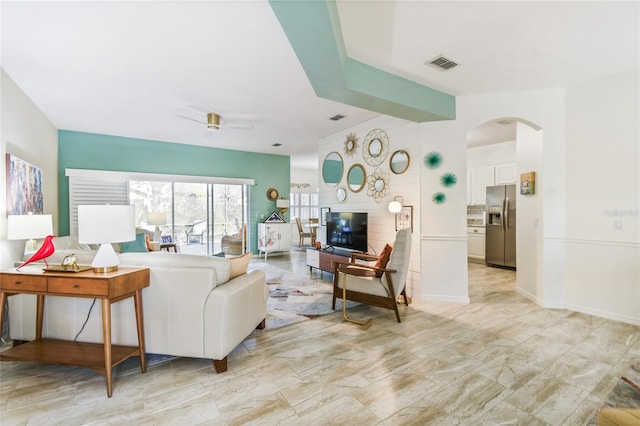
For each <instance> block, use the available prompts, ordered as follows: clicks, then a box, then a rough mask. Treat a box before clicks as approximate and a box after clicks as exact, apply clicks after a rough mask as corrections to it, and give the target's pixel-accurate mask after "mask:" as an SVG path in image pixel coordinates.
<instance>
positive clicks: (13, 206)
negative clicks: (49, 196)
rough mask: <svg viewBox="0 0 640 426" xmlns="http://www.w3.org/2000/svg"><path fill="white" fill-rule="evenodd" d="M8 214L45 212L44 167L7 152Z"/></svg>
mask: <svg viewBox="0 0 640 426" xmlns="http://www.w3.org/2000/svg"><path fill="white" fill-rule="evenodd" d="M6 161H7V164H6V165H7V214H28V213H30V212H31V213H33V214H43V213H44V205H43V200H42V169H39V168H38V167H36V166H34V165H33V164H30V163H27V162H26V161H24V160H21V159H20V158H18V157H16V156H15V155H12V154H7V159H6Z"/></svg>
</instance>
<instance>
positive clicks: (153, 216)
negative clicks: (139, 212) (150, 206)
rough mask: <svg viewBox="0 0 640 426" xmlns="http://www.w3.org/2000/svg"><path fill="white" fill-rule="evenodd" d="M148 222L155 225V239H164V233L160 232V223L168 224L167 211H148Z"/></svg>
mask: <svg viewBox="0 0 640 426" xmlns="http://www.w3.org/2000/svg"><path fill="white" fill-rule="evenodd" d="M147 224H149V225H155V226H156V229H155V232H154V233H153V241H162V237H161V235H162V233H161V232H160V225H166V224H167V214H166V213H147Z"/></svg>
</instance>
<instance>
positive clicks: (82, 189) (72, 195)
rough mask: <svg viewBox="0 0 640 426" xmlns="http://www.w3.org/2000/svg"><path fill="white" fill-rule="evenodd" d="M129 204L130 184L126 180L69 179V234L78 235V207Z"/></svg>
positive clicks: (73, 177) (75, 177)
mask: <svg viewBox="0 0 640 426" xmlns="http://www.w3.org/2000/svg"><path fill="white" fill-rule="evenodd" d="M97 204H113V205H128V204H129V184H128V182H127V180H126V179H92V178H87V177H77V176H70V177H69V232H70V234H71V235H78V206H79V205H97Z"/></svg>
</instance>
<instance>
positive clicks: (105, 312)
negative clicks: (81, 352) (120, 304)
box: [102, 299, 113, 398]
mask: <svg viewBox="0 0 640 426" xmlns="http://www.w3.org/2000/svg"><path fill="white" fill-rule="evenodd" d="M102 337H103V342H104V375H105V377H106V379H107V396H108V397H109V398H111V394H112V393H113V383H112V381H111V379H112V377H111V373H112V371H111V302H110V301H109V300H108V299H102Z"/></svg>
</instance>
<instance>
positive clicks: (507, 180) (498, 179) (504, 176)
mask: <svg viewBox="0 0 640 426" xmlns="http://www.w3.org/2000/svg"><path fill="white" fill-rule="evenodd" d="M494 170H495V184H496V185H509V184H513V183H516V181H517V179H518V178H517V176H516V163H505V164H498V165H496V166H494Z"/></svg>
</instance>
